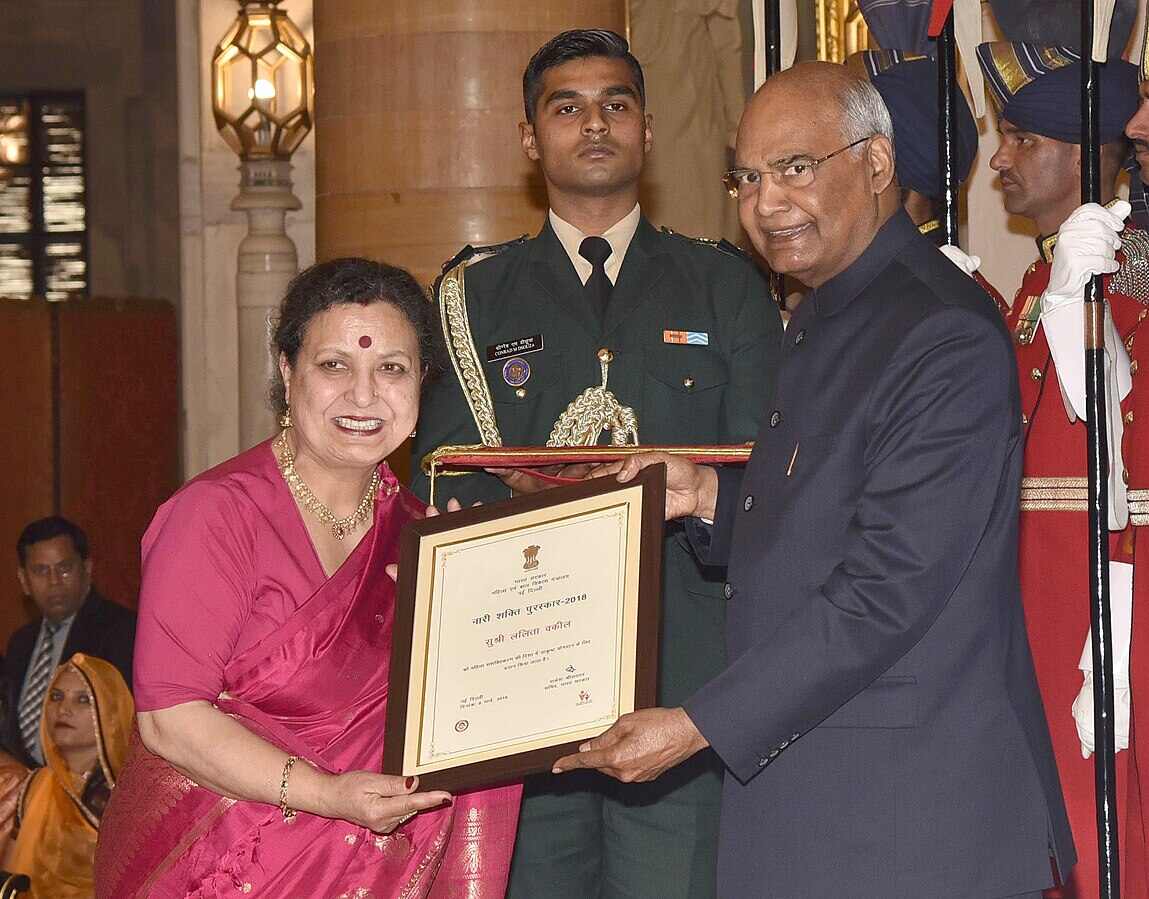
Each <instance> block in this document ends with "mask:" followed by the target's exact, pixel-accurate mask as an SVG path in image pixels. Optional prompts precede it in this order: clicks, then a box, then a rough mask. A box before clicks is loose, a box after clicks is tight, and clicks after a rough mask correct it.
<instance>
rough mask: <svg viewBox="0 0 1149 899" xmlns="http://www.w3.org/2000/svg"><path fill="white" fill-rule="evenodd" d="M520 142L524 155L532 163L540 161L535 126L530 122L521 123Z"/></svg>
mask: <svg viewBox="0 0 1149 899" xmlns="http://www.w3.org/2000/svg"><path fill="white" fill-rule="evenodd" d="M519 142H520V143H521V144H522V146H523V153H524V155H526V157H527V159H529V160H530V161H531V162H538V161H539V148H538V145H537V144H536V143H535V126H534V125H532V124H531V123H530V122H519Z"/></svg>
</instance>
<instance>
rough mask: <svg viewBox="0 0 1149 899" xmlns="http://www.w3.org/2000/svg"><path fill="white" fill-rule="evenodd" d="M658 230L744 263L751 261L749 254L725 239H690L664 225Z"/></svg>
mask: <svg viewBox="0 0 1149 899" xmlns="http://www.w3.org/2000/svg"><path fill="white" fill-rule="evenodd" d="M658 230H660V231H661V232H662V233H663V234H668V235H670V236H671V237H681V238H682V239H683V240H689V241H690V242H691V243H697V244H701V245H702V246H704V247H710V248H711V249H714V250H718V252H720V253H725V254H726V255H727V256H733V257H734V258H736V259H741V260H743V261H745V262H750V261H752V260H751V258H750V254H749V253H747V252H746V251H745V250H743V249H742V248H741V247H739V246H736V245H735V244H732V243H731V242H730V241H728V240H727V239H726V238H722V239H721V240H713V239H712V238H709V237H690V236H689V235H687V234H679V233H678V232H677V231H675V230H673V229H671V228H668V227H666V225H663V226H662V227H661V228H659V229H658Z"/></svg>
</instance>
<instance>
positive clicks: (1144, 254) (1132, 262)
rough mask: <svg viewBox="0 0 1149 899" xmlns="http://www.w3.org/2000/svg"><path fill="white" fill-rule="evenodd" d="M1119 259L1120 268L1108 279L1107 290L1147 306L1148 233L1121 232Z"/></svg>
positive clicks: (1148, 284)
mask: <svg viewBox="0 0 1149 899" xmlns="http://www.w3.org/2000/svg"><path fill="white" fill-rule="evenodd" d="M1121 257H1122V258H1121V268H1119V269H1118V270H1117V271H1116V272H1115V273H1114V274H1113V276H1112V277H1111V278H1110V279H1109V289H1110V290H1111V291H1114V292H1115V293H1120V294H1124V295H1125V296H1127V297H1132V298H1133V299H1135V300H1138V301H1140V302H1142V303H1145V304H1146V305H1149V231H1142V230H1141V229H1140V228H1126V229H1125V230H1124V231H1122V232H1121Z"/></svg>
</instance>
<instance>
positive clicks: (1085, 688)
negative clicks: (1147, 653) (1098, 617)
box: [1073, 562, 1133, 759]
mask: <svg viewBox="0 0 1149 899" xmlns="http://www.w3.org/2000/svg"><path fill="white" fill-rule="evenodd" d="M1109 627H1110V629H1111V631H1112V635H1113V724H1114V732H1115V739H1114V746H1115V748H1116V750H1117V751H1118V752H1120V751H1121V750H1122V749H1128V748H1129V703H1130V691H1129V652H1130V639H1131V636H1132V627H1133V566H1132V565H1130V564H1129V563H1128V562H1110V563H1109ZM1077 667H1078V668H1080V669H1081V671H1082V672H1083V673H1084V675H1085V678H1084V683H1083V684H1082V685H1081V692H1079V693H1078V694H1077V698H1076V699H1075V700H1073V721H1074V723H1075V724H1076V725H1077V738H1078V739H1079V740H1080V741H1081V757H1082V758H1084V759H1087V758H1089V756H1090V755H1092V754H1093V748H1094V734H1093V640H1092V634H1089V635H1086V637H1085V648H1084V649H1082V650H1081V659H1080V661H1078V663H1077Z"/></svg>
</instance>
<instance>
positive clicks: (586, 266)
mask: <svg viewBox="0 0 1149 899" xmlns="http://www.w3.org/2000/svg"><path fill="white" fill-rule="evenodd" d="M547 216H548V217H549V219H550V223H551V228H552V229H553V230H554V232H555V236H556V237H557V238H558V239H559V243H561V244H562V245H563V249H564V250H566V251H567V256H569V257H570V261H571V264H572V265H574V267H575V271H576V272H577V273H578V277H579V280H580V281H582V283H583V284H586V282H587V279H589V278H590V273H591V269H592V266H591V264H590V263H589V262H587V260H585V259H583V258H582V256H580V255H579V253H578V248H579V246H580V245H581V244H582V242H583V240H584V239H585V238H587V237H589V236H590V235H588V234H584V233H583V232H582V231H580V230H579V229H578V228H576V227H575V226H574V225H572V224H571V223H570V222H568V221H565V220H563V219H561V218H559V217H558V216H557V215H555V211H554V210H553V209H551V210H550V211H549V212H548V213H547ZM641 218H642V210H641V209H640V208H639V205H638V204H637V203H635V204H634V209H632V210H630V212H628V213H627V214H626V215H625V216H623V217H622V218H621V219H619V220H618V221H617V222H615V223H614V224H613V225H611V226H610V227H609V228H607V229H606V230H605V231H604V232H603V233H602V236H603V237H605V238H606V240H607V243H609V244H610V249H611V254H610V256H608V257H607V260H606V276H607V278H609V279H610V283H611V284H614V283H616V282H617V281H618V273H619V270H620V269H621V268H622V261H623V259H625V258H626V251H627V250H628V249H629V248H630V242H631V241H632V240H633V239H634V232H635V231H637V230H638V222H639V219H641Z"/></svg>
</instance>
